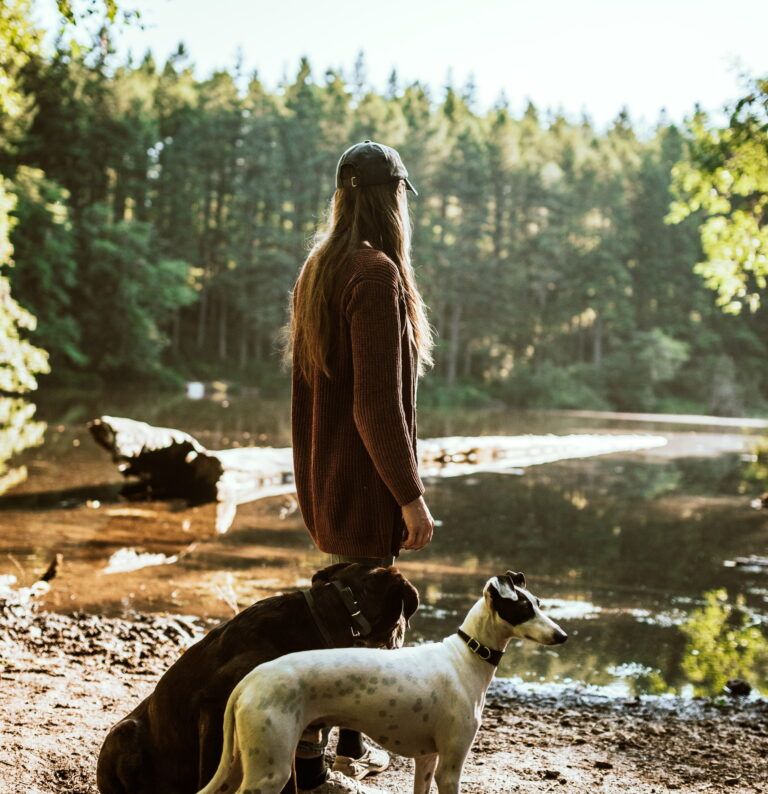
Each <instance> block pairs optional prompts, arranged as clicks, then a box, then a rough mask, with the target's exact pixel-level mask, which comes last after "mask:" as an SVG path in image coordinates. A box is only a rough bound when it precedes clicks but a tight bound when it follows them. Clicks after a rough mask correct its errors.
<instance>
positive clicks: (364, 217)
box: [286, 180, 433, 380]
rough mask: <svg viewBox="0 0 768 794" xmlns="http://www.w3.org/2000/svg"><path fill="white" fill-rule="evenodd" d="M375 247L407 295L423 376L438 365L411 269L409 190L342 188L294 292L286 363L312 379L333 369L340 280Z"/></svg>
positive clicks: (400, 186)
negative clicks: (352, 260)
mask: <svg viewBox="0 0 768 794" xmlns="http://www.w3.org/2000/svg"><path fill="white" fill-rule="evenodd" d="M364 242H368V243H370V245H371V246H373V248H376V249H378V250H380V251H383V252H384V253H385V254H386V255H387V256H388V257H389V258H390V259H391V260H392V261H393V262H394V263H395V265H396V266H397V269H398V271H399V272H400V278H401V280H402V284H403V287H404V292H405V299H406V306H407V315H408V322H409V323H410V325H411V330H412V332H413V337H414V341H415V343H416V350H417V353H418V362H419V363H418V366H419V374H421V373H422V372H423V370H424V368H425V367H427V366H429V365H431V364H432V345H433V340H432V329H431V328H430V326H429V322H428V321H427V313H426V308H425V306H424V301H423V299H422V297H421V294H420V293H419V290H418V288H417V286H416V279H415V277H414V273H413V267H412V266H411V256H410V253H411V252H410V248H411V224H410V218H409V215H408V206H407V200H406V197H405V184H404V182H403V181H402V180H398V181H395V182H389V183H386V184H383V185H368V186H360V187H346V186H345V187H340V188H338V189H337V190H336V191H335V192H334V194H333V197H332V198H331V203H330V207H329V211H328V221H327V225H326V229H325V230H322V231H320V232H318V234H317V235H316V237H315V241H314V244H313V246H312V249H311V251H310V252H309V255H308V256H307V259H306V261H305V262H304V265H303V266H302V268H301V272H300V273H299V277H298V279H297V280H296V284H295V286H294V289H293V294H292V300H291V313H290V322H289V325H288V346H287V349H286V358H292V360H293V366H294V367H296V368H298V371H299V373H300V374H301V375H302V376H303V377H304V378H305V379H306V380H309V379H310V378H311V374H312V372H313V371H316V370H318V369H319V370H320V371H322V372H323V373H324V374H325V375H326V376H327V377H332V375H333V373H332V372H331V371H330V367H329V364H328V353H329V350H330V346H331V342H332V337H333V331H334V327H335V323H334V320H333V318H332V307H333V306H334V303H336V302H337V301H338V298H339V295H340V291H341V289H342V288H343V286H344V285H343V284H339V283H338V282H339V278H338V274H339V273H340V272H342V270H343V269H344V266H345V265H346V263H347V261H348V259H349V257H351V256H352V255H353V254H354V253H355V251H357V250H358V249H359V248H361V247H362V246H363V243H364Z"/></svg>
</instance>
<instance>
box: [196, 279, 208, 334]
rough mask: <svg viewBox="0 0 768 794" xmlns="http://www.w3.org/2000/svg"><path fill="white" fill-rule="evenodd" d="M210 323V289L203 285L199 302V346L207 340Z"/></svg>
mask: <svg viewBox="0 0 768 794" xmlns="http://www.w3.org/2000/svg"><path fill="white" fill-rule="evenodd" d="M207 325H208V290H206V289H205V287H203V290H202V292H201V293H200V300H199V301H198V303H197V346H198V348H202V347H203V346H204V345H205V340H206V336H207V335H206V327H207Z"/></svg>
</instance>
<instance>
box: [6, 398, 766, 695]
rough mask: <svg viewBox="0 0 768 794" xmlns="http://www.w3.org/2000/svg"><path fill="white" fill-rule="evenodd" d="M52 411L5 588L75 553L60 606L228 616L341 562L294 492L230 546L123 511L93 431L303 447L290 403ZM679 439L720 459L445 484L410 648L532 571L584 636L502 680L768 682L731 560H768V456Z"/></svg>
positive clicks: (549, 603) (36, 453)
mask: <svg viewBox="0 0 768 794" xmlns="http://www.w3.org/2000/svg"><path fill="white" fill-rule="evenodd" d="M16 402H20V401H16ZM38 404H39V405H40V409H39V412H38V413H37V414H36V413H35V412H34V409H32V411H31V412H29V409H26V410H27V413H26V414H24V412H23V411H22V412H21V413H18V414H16V413H14V416H15V421H16V422H17V423H18V422H19V419H20V417H22V416H25V417H26V418H25V421H22V422H21V423H20V424H17V425H16V427H17V430H15V431H12V432H11V433H10V435H9V436H5V437H4V438H5V439H6V446H7V448H8V450H10V451H9V452H8V454H5V456H4V457H2V456H0V460H2V461H4V464H3V465H4V466H5V467H6V471H11V468H13V469H21V470H22V471H25V472H27V474H28V479H27V481H26V482H19V480H16V482H19V485H17V486H16V487H15V488H14V489H13V490H12V491H11V492H10V493H7V494H6V495H5V496H3V497H2V499H0V576H2V575H3V574H19V571H18V570H17V568H16V567H14V566H13V565H12V564H11V563H10V562H8V559H9V558H8V555H13V557H14V559H16V560H18V561H19V563H20V564H21V566H23V568H24V570H25V571H26V572H27V574H26V576H27V581H33V580H34V578H35V577H36V576H38V575H39V572H41V571H43V570H45V568H46V567H47V565H48V564H49V562H50V560H51V559H52V557H53V555H54V554H56V553H61V554H63V557H64V564H63V566H62V570H61V572H60V574H59V575H58V576H57V578H56V580H55V581H54V585H53V587H52V590H51V593H50V594H49V596H47V600H46V605H47V606H50V607H53V608H57V609H62V610H69V609H76V608H79V609H86V610H94V611H99V612H101V613H109V614H120V613H122V612H124V611H130V610H132V609H142V610H149V611H158V610H159V611H163V610H171V611H174V612H182V613H192V614H199V615H205V616H211V617H228V616H229V615H231V613H232V609H233V608H234V607H233V605H239V606H241V607H242V606H243V605H245V604H247V603H250V602H251V601H252V600H255V599H256V598H260V597H263V596H264V595H267V594H270V593H274V592H279V591H281V590H283V589H285V588H286V587H292V586H295V585H296V584H297V583H301V582H304V583H305V582H306V580H307V577H308V574H309V572H311V570H313V569H314V568H316V567H318V566H319V565H321V564H322V563H323V559H322V557H321V556H320V555H319V554H317V553H316V552H315V551H314V549H313V548H312V546H311V542H310V541H309V539H308V537H307V534H306V532H305V530H304V529H303V527H302V525H301V520H300V516H299V515H298V514H297V513H296V512H295V502H291V501H290V500H289V499H288V498H286V497H282V498H275V499H270V500H266V501H263V502H256V503H252V504H250V505H244V506H243V507H242V508H241V509H240V510H238V514H237V518H236V520H235V523H234V525H233V527H232V529H231V530H230V533H229V534H227V535H225V536H221V537H215V536H214V533H213V530H212V527H213V508H212V507H211V506H202V507H189V506H187V505H185V504H179V505H176V504H173V503H167V502H157V503H143V504H142V505H141V506H140V507H139V506H137V505H130V506H128V505H126V504H116V501H117V500H118V496H117V494H118V490H119V487H120V475H119V474H118V473H117V472H116V471H115V470H114V468H113V467H112V464H111V463H110V462H109V459H108V457H107V456H105V455H104V453H103V451H102V450H100V449H98V448H97V447H96V446H95V445H94V444H93V442H92V441H91V440H90V438H89V437H88V435H87V431H86V430H85V426H84V425H85V422H86V421H87V420H88V419H90V418H92V417H93V416H95V415H99V414H102V413H110V414H115V415H123V416H134V417H137V418H140V419H142V420H145V421H148V422H150V423H151V424H154V425H159V426H166V427H179V428H181V429H183V430H185V431H187V432H189V433H191V434H192V435H194V436H195V437H196V438H199V439H200V441H201V442H202V443H204V444H205V445H206V446H208V447H210V448H213V449H220V448H229V447H233V448H236V447H238V446H251V445H254V444H258V445H273V446H276V447H281V446H285V445H286V444H288V443H289V437H290V423H289V411H288V406H287V403H286V402H285V401H274V402H268V401H258V400H256V399H243V400H239V401H237V402H233V403H232V404H231V405H229V406H228V407H225V406H223V405H222V404H217V403H212V402H210V401H188V400H185V399H184V398H183V397H181V398H179V397H177V396H168V397H166V396H162V395H147V394H135V395H129V394H125V393H118V394H111V395H110V394H108V395H100V396H99V397H98V399H95V398H94V399H93V400H91V401H90V402H87V401H85V400H84V399H83V396H82V395H81V394H73V395H71V396H67V395H64V396H57V397H56V399H55V400H54V399H53V398H51V397H49V398H46V400H40V401H39V402H38ZM22 405H25V404H22ZM17 410H20V409H18V408H17ZM9 416H10V415H9ZM38 416H41V417H42V418H43V419H45V420H47V421H48V428H49V429H48V431H47V433H46V434H45V435H46V438H45V445H44V447H41V448H40V447H38V448H35V447H34V444H39V443H40V441H41V440H42V437H43V431H44V430H45V424H44V422H41V421H39V420H38V419H37V418H36V417H38ZM421 420H422V421H421V432H422V435H423V436H425V437H427V436H447V435H464V434H474V433H483V434H487V435H491V434H508V435H518V434H521V433H547V432H556V433H583V432H602V431H606V432H607V431H608V430H609V429H611V426H610V425H609V424H608V423H605V424H604V426H601V425H600V424H599V422H598V421H597V420H594V421H591V423H590V424H585V423H584V422H583V420H581V419H580V420H578V422H576V421H574V420H573V419H569V418H568V417H558V416H554V415H547V416H538V417H531V416H524V415H510V414H504V413H503V412H499V413H495V414H494V413H490V412H478V413H469V412H466V411H462V412H459V411H457V412H453V413H451V414H450V415H449V414H447V413H446V412H442V413H440V414H437V415H430V414H428V413H425V414H424V415H423V416H422V417H421ZM4 426H8V427H13V426H14V425H13V422H10V421H8V422H6V423H5V425H4ZM31 427H36V428H37V430H36V432H37V435H35V434H34V433H31V432H30V429H29V428H31ZM613 429H617V428H613ZM638 429H640V430H642V431H645V430H649V429H653V431H654V432H658V431H657V429H656V428H647V427H642V428H638ZM660 429H661V428H660ZM660 429H659V430H660ZM633 430H635V428H631V427H630V428H628V427H627V426H626V424H625V425H624V426H622V427H621V432H622V433H624V432H633ZM667 430H669V428H668V427H667V428H664V430H663V432H665V433H666V432H667ZM729 432H731V431H729ZM681 435H684V436H685V439H688V440H689V438H693V437H694V436H695V439H696V442H697V444H698V443H699V440H700V439H701V438H702V437H706V438H705V439H704V440H706V441H707V444H708V445H709V448H710V449H715V452H713V453H711V454H709V456H708V457H705V456H704V453H702V456H701V457H695V455H696V454H698V452H696V450H697V449H698V448H699V447H696V450H694V451H693V452H692V451H691V450H692V445H691V444H690V443H689V444H687V445H686V446H685V448H684V449H683V451H682V452H681V451H680V447H679V446H678V447H677V448H676V449H677V451H675V448H674V447H675V445H674V444H670V445H668V446H667V447H664V448H663V449H659V450H654V451H652V452H650V453H627V452H623V453H619V454H614V455H611V456H610V457H606V458H593V459H585V460H574V461H567V462H560V463H550V464H545V465H542V466H532V467H529V468H528V469H526V470H525V472H524V474H523V475H522V476H516V477H510V476H509V475H503V474H496V473H477V474H473V475H471V476H461V477H456V478H452V479H442V478H435V479H430V480H429V481H428V500H429V504H430V507H431V508H432V510H433V513H434V514H435V515H436V517H437V518H439V519H440V520H441V525H440V526H439V527H438V529H437V531H436V535H435V540H434V542H433V544H432V545H431V546H430V547H429V548H428V549H427V550H426V551H425V552H423V553H419V554H417V555H411V554H408V555H403V560H404V567H405V569H406V572H407V573H408V575H409V576H411V578H413V580H414V582H415V583H416V584H417V586H418V587H419V589H420V591H421V593H422V602H423V607H422V609H421V610H420V611H419V613H418V615H417V616H416V618H415V619H414V621H413V624H412V625H413V633H412V639H413V640H416V641H418V640H420V639H435V638H440V637H443V636H445V635H446V634H448V633H450V632H452V631H454V630H455V628H456V627H457V626H458V624H459V622H460V620H461V618H462V617H463V615H464V614H465V613H466V610H467V609H468V608H469V606H470V605H471V604H472V602H473V601H474V600H475V598H476V597H477V594H478V593H479V592H480V589H481V587H482V585H483V583H484V581H485V579H486V578H487V576H488V575H490V574H492V573H497V572H499V571H504V570H506V569H508V568H514V569H516V570H523V571H525V572H526V574H527V575H528V579H529V582H530V584H531V588H532V589H533V591H534V592H536V593H537V594H539V595H540V596H541V597H542V599H543V602H544V606H545V608H547V609H550V610H551V611H552V614H553V617H555V618H556V619H557V620H559V621H561V622H562V623H563V625H564V627H565V628H566V630H567V631H568V632H569V635H570V637H571V639H570V641H569V642H568V643H566V644H565V645H564V646H562V647H561V648H558V649H556V650H555V649H548V648H542V647H539V646H534V645H532V644H530V643H525V644H520V645H515V646H514V647H512V648H511V649H510V653H509V654H508V655H507V657H505V659H504V661H503V663H502V666H501V669H500V675H502V676H509V677H513V676H515V677H520V678H523V679H524V680H526V681H532V682H537V681H545V682H547V681H554V682H569V681H572V682H586V683H591V684H600V685H603V686H610V687H612V688H613V689H614V691H620V692H623V693H626V694H634V693H641V692H683V693H685V692H691V693H693V692H694V691H695V692H701V693H703V692H705V691H706V692H716V691H718V689H719V688H720V687H721V686H722V683H723V677H724V676H725V677H726V678H732V677H742V678H745V679H747V680H749V681H751V682H752V683H753V684H754V685H756V686H758V687H759V686H761V685H763V686H764V684H761V681H764V680H765V676H766V672H768V671H766V662H765V628H764V627H762V628H761V627H759V626H751V625H749V624H748V621H749V620H751V619H752V616H754V615H766V614H768V573H766V572H765V571H761V570H759V569H757V570H745V569H742V568H724V567H723V561H724V560H727V559H735V558H736V557H741V556H749V555H753V554H764V553H765V538H766V532H768V511H764V510H752V509H751V508H750V507H749V501H750V499H751V498H752V497H753V496H756V495H758V494H759V493H760V492H761V491H762V490H764V489H765V485H764V484H761V483H760V482H759V480H753V479H750V478H751V477H752V476H753V471H752V469H750V466H752V465H753V464H754V463H755V462H756V461H755V460H752V461H749V460H747V461H745V460H743V459H742V457H741V455H742V453H743V452H744V451H747V450H746V448H745V447H743V446H739V443H740V439H739V438H738V437H736V438H735V441H734V436H733V435H728V436H727V437H726V436H725V435H723V434H722V433H721V432H720V431H717V432H716V433H696V434H690V437H689V436H688V434H681ZM24 436H26V437H27V439H28V440H30V443H27V444H26V451H24V452H21V453H20V454H19V451H20V450H22V449H25V446H24V444H23V443H17V441H16V439H20V438H22V437H24ZM25 443H26V442H25ZM722 449H726V450H728V451H727V452H726V453H725V454H721V450H722ZM11 455H13V456H14V458H13V460H11V459H10V456H11ZM757 473H758V474H759V472H757ZM173 559H175V560H176V561H175V562H173V563H170V561H171V560H173ZM150 563H151V567H148V566H149V564H150ZM105 568H108V570H109V571H110V573H109V574H107V573H106V572H105ZM720 588H726V589H727V591H728V593H729V594H730V601H728V602H727V603H726V602H722V600H719V597H716V598H715V600H714V602H712V597H711V596H710V595H702V594H707V593H711V592H712V591H718V590H719V589H720ZM740 599H741V600H740ZM712 603H714V607H713V606H712ZM742 604H743V606H742ZM744 615H746V616H747V617H746V618H743V616H744ZM744 621H747V622H744ZM694 637H695V638H696V639H695V642H696V643H698V644H695V643H694Z"/></svg>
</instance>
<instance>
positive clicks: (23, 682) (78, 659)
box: [0, 603, 768, 794]
mask: <svg viewBox="0 0 768 794" xmlns="http://www.w3.org/2000/svg"><path fill="white" fill-rule="evenodd" d="M203 628H204V627H203V626H202V624H201V623H200V622H199V621H197V620H196V619H192V618H183V617H157V616H147V615H140V614H139V615H135V616H134V617H133V618H131V619H106V618H101V617H97V616H93V615H85V614H82V613H80V614H77V613H75V614H73V615H61V614H57V613H53V612H35V611H30V609H29V608H28V607H26V606H24V605H22V604H16V605H13V604H10V603H4V604H3V603H0V693H2V709H1V711H0V792H3V794H51V792H67V793H68V794H85V793H86V792H89V793H90V792H95V791H96V786H95V766H96V757H97V754H98V750H99V747H100V745H101V742H102V741H103V738H104V736H105V733H106V731H107V729H108V727H109V726H110V725H111V724H112V723H114V722H115V721H116V720H117V719H119V718H121V717H122V716H124V715H125V714H126V713H127V712H129V711H130V710H131V709H132V708H133V707H134V706H135V705H136V704H137V703H138V702H139V701H140V700H141V699H142V698H143V697H144V696H146V695H147V694H148V693H149V692H150V691H151V690H152V688H153V686H154V684H155V682H156V681H157V679H158V677H159V676H160V674H161V673H162V672H163V670H164V669H165V668H166V667H167V666H168V665H169V664H171V663H172V661H173V660H174V659H175V658H177V656H178V655H179V653H180V652H181V651H182V650H183V648H184V647H185V646H186V645H188V644H189V643H190V642H192V641H194V639H195V638H196V637H197V636H199V632H200V631H201V630H203ZM766 757H768V703H765V702H751V703H744V702H741V703H739V702H732V703H725V704H715V703H712V702H709V701H698V702H693V703H692V702H690V701H688V702H682V701H675V700H671V699H662V700H658V699H656V700H654V699H643V700H640V701H621V700H607V699H601V698H598V697H594V696H588V695H587V694H586V693H581V694H580V693H579V692H571V693H569V694H562V693H561V694H559V695H555V694H552V695H550V694H530V693H527V694H524V693H522V692H520V691H519V690H516V689H514V688H513V687H510V686H508V685H505V683H504V682H502V681H497V682H495V683H494V685H493V687H492V689H491V692H490V694H489V699H488V705H487V708H486V712H485V717H484V724H483V727H482V729H481V731H480V734H479V736H478V738H477V740H476V742H475V746H474V747H473V749H472V752H471V754H470V756H469V758H468V762H467V766H466V768H465V773H464V785H463V789H462V790H463V791H464V792H465V793H466V792H474V793H477V792H484V793H486V794H487V793H488V792H558V791H562V792H620V791H621V792H635V793H636V794H650V792H665V791H681V792H718V791H728V792H768V763H766V760H765V759H766ZM411 770H412V762H411V761H408V760H406V759H396V760H395V762H394V763H393V767H392V769H390V770H388V771H387V772H386V773H384V774H383V775H381V776H380V777H379V779H378V780H376V781H373V780H371V785H375V786H376V787H377V788H378V789H380V790H382V791H386V792H393V793H394V792H398V793H401V792H407V791H409V790H411V785H412V784H411Z"/></svg>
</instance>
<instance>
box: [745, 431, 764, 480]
mask: <svg viewBox="0 0 768 794" xmlns="http://www.w3.org/2000/svg"><path fill="white" fill-rule="evenodd" d="M755 483H756V484H757V485H758V486H759V487H760V488H768V438H764V439H762V440H761V441H760V443H759V444H758V445H757V446H756V448H755V450H754V459H753V460H751V461H750V462H749V464H748V465H747V466H746V467H745V469H744V488H743V490H745V491H746V490H748V489H749V486H750V485H753V484H755Z"/></svg>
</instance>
